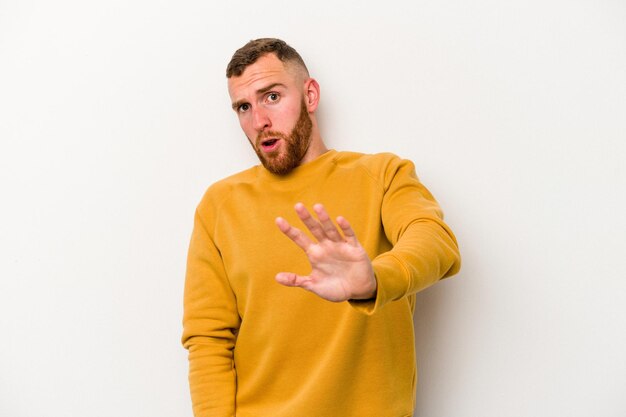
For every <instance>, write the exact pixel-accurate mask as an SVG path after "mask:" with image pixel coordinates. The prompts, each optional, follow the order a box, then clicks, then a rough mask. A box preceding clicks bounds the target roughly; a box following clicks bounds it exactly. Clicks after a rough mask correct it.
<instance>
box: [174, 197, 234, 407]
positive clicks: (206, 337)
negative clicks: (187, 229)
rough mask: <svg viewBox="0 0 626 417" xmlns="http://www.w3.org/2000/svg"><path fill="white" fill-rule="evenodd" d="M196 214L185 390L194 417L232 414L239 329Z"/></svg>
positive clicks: (185, 323) (227, 290)
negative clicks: (189, 396)
mask: <svg viewBox="0 0 626 417" xmlns="http://www.w3.org/2000/svg"><path fill="white" fill-rule="evenodd" d="M203 218H206V217H204V216H202V215H201V214H200V209H198V210H197V211H196V215H195V221H194V230H193V234H192V237H191V243H190V245H189V254H188V258H187V275H186V279H185V297H184V316H183V336H182V343H183V346H184V347H185V348H186V349H188V350H189V387H190V390H191V401H192V404H193V411H194V415H195V416H196V417H232V416H234V415H235V393H236V373H235V367H234V363H233V349H234V346H235V339H236V333H237V329H238V328H239V325H240V319H239V315H238V313H237V304H236V299H235V295H234V293H233V291H232V289H231V287H230V284H229V282H228V279H227V277H226V271H225V269H224V265H223V261H222V258H221V256H220V253H219V251H218V249H217V248H216V246H215V243H214V241H213V239H212V237H211V233H210V230H209V229H207V225H206V224H205V223H204V222H203Z"/></svg>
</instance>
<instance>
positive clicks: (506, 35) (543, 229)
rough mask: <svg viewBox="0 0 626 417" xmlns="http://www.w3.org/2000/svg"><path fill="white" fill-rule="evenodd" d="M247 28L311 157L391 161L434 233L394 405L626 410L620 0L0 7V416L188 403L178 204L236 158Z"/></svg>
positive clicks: (7, 2)
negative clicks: (313, 116) (409, 362)
mask: <svg viewBox="0 0 626 417" xmlns="http://www.w3.org/2000/svg"><path fill="white" fill-rule="evenodd" d="M263 36H278V37H282V38H284V39H286V40H287V41H288V42H289V43H291V44H292V45H293V46H295V47H296V48H297V49H298V50H299V51H300V52H301V54H302V55H303V57H304V58H305V60H306V61H307V63H308V65H309V69H310V70H311V73H312V74H313V75H314V76H315V77H316V78H317V80H318V81H319V83H320V85H321V87H322V104H321V108H320V110H319V117H320V123H321V125H322V134H323V137H324V138H325V139H326V141H327V143H328V144H329V146H330V147H332V148H335V149H339V150H353V151H362V152H381V151H391V152H395V153H397V154H399V155H401V156H403V157H405V158H409V159H412V160H413V161H414V162H415V164H416V166H417V169H418V174H419V175H420V177H421V179H422V180H423V182H424V183H425V184H426V185H427V186H428V187H429V188H430V189H431V191H432V192H433V193H434V195H435V196H436V197H437V198H438V200H439V202H440V203H441V205H442V206H443V208H444V211H445V212H446V215H447V217H446V218H447V221H448V223H449V224H450V225H451V227H452V228H453V230H455V232H456V234H457V237H458V239H459V243H460V245H461V251H462V255H463V262H464V264H463V269H462V272H461V273H460V274H459V275H458V276H457V277H456V278H453V279H450V280H447V281H445V282H442V283H439V284H438V285H436V286H434V287H432V288H431V289H428V290H426V291H424V292H423V293H421V294H420V295H419V296H418V307H417V312H416V332H417V340H418V342H417V344H416V350H417V355H418V360H419V369H420V381H419V386H418V391H417V404H418V405H417V410H416V416H420V417H477V416H480V417H501V416H506V417H517V416H520V417H522V416H533V417H537V416H546V417H548V416H570V417H571V416H580V417H588V416H607V417H608V416H610V417H618V416H624V415H626V396H625V392H626V360H625V357H626V354H625V353H626V332H625V330H626V285H625V282H624V279H625V278H626V274H625V270H626V256H625V252H626V241H625V238H624V234H625V232H626V222H625V220H624V218H625V213H626V202H625V196H624V189H625V188H626V187H625V185H626V184H625V182H626V181H625V179H626V172H625V169H624V165H625V162H626V154H625V153H626V152H625V149H626V146H625V145H624V141H625V139H626V121H625V120H626V4H625V3H624V2H623V1H620V0H614V1H611V0H604V1H591V0H587V1H583V0H569V1H565V0H560V1H559V0H552V1H545V0H543V1H538V0H530V1H529V0H525V1H496V0H491V1H489V0H479V1H462V0H457V1H436V2H426V1H412V2H409V1H385V2H381V3H379V4H376V5H372V4H369V3H368V2H363V1H343V2H342V1H332V2H331V1H328V2H326V1H315V2H306V3H305V2H302V3H298V2H294V1H279V0H266V1H263V2H259V1H255V2H252V1H237V2H228V3H227V2H219V3H217V5H216V4H213V3H211V2H208V1H200V0H196V1H173V0H163V1H148V0H142V1H139V0H133V1H129V0H124V1H121V0H118V1H107V2H90V1H84V0H81V1H79V0H76V1H69V0H59V1H54V2H52V1H42V0H39V1H36V0H33V1H28V0H20V1H11V0H0V140H1V142H0V193H1V194H0V196H1V204H0V415H1V416H7V417H31V416H47V417H61V416H90V417H100V416H124V417H125V416H129V417H131V416H132V417H137V416H150V417H171V416H190V415H191V411H190V404H189V398H188V390H187V380H186V378H187V376H186V372H187V362H186V351H185V350H184V349H183V348H182V347H181V345H180V334H181V313H182V289H183V279H184V270H185V256H186V250H187V244H188V240H189V236H190V232H191V227H192V216H193V211H194V208H195V206H196V204H197V203H198V201H199V199H200V197H201V195H202V193H203V192H204V190H205V188H206V187H207V186H208V185H209V184H210V183H212V182H213V181H215V180H218V179H220V178H222V177H224V176H226V175H229V174H231V173H234V172H236V171H239V170H241V169H244V168H247V167H248V166H250V165H252V164H255V163H256V162H257V161H256V157H255V156H254V154H253V153H252V151H251V149H250V148H249V145H248V144H247V142H246V140H245V138H244V136H243V134H242V133H241V131H240V129H239V126H238V124H237V121H236V119H235V116H234V115H233V114H232V111H231V110H230V105H229V98H228V95H227V91H226V79H225V75H224V71H225V66H226V63H227V62H228V60H229V59H230V56H231V55H232V53H233V51H234V50H235V49H237V48H238V47H240V46H241V45H243V44H244V43H245V42H246V41H248V40H249V39H252V38H257V37H263ZM251 210H254V208H251ZM260 417H271V416H260ZM296 417H297V416H296ZM338 417H341V416H338Z"/></svg>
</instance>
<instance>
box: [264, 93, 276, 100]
mask: <svg viewBox="0 0 626 417" xmlns="http://www.w3.org/2000/svg"><path fill="white" fill-rule="evenodd" d="M278 98H279V95H278V93H269V94H268V95H267V100H268V101H278Z"/></svg>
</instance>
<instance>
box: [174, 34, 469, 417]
mask: <svg viewBox="0 0 626 417" xmlns="http://www.w3.org/2000/svg"><path fill="white" fill-rule="evenodd" d="M227 78H228V91H229V94H230V97H231V100H232V107H233V110H234V111H235V112H236V114H237V117H238V118H239V123H240V125H241V127H242V129H243V131H244V133H245V134H246V136H247V138H248V140H249V141H250V144H251V145H252V148H253V149H254V151H255V152H256V153H257V155H258V157H259V159H260V161H261V163H262V166H255V167H253V168H250V169H248V170H246V171H243V172H240V173H238V174H236V175H234V176H231V177H229V178H226V179H224V180H221V181H218V182H217V183H215V184H213V185H212V186H211V187H210V188H209V190H208V191H207V193H206V194H205V196H204V198H203V199H202V201H201V202H200V204H199V206H198V208H197V210H196V216H195V225H194V231H193V235H192V238H191V244H190V248H189V258H188V266H187V278H186V284H185V300H184V301H185V313H184V319H183V324H184V332H183V337H182V341H183V345H184V346H185V348H187V349H189V382H190V388H191V396H192V402H193V408H194V413H195V415H196V416H197V417H200V416H202V417H209V416H210V417H227V416H229V417H230V416H237V417H346V416H359V417H406V416H411V415H412V414H413V408H414V405H415V404H414V396H415V383H416V369H415V358H414V340H413V310H414V302H415V293H416V292H417V291H420V290H422V289H424V288H426V287H428V286H429V285H431V284H433V283H435V282H436V281H437V280H439V279H441V278H442V277H446V276H449V275H452V274H454V273H456V272H457V271H458V269H459V265H460V258H459V253H458V249H457V244H456V240H455V238H454V236H453V234H452V232H451V231H450V229H449V228H448V227H447V226H446V225H445V224H444V223H443V221H442V214H441V211H440V209H439V207H438V205H437V203H436V202H435V200H434V199H433V197H432V196H431V194H430V193H429V192H428V191H427V190H426V188H424V186H422V185H421V184H420V182H419V181H418V180H417V178H416V176H415V173H414V167H413V164H412V163H411V162H409V161H406V160H402V159H400V158H398V157H396V156H394V155H391V154H378V155H363V154H358V153H349V152H337V151H334V150H328V149H327V148H326V146H325V145H324V142H323V140H322V138H321V136H320V132H319V129H318V125H317V119H316V116H315V111H316V109H317V106H318V103H319V99H320V88H319V85H318V83H317V82H316V81H315V80H314V79H313V78H310V76H309V73H308V70H307V68H306V66H305V64H304V62H303V61H302V58H301V57H300V55H299V54H298V53H297V52H296V51H295V50H294V49H293V48H291V47H290V46H288V45H287V44H286V43H284V42H283V41H281V40H278V39H257V40H254V41H251V42H249V43H248V44H246V45H245V46H244V47H242V48H241V49H239V50H238V51H237V52H236V53H235V54H234V56H233V58H232V60H231V62H230V63H229V65H228V68H227ZM320 203H323V204H324V205H322V204H320ZM294 207H295V210H294ZM309 208H312V210H313V212H314V213H313V214H312V213H311V211H310V210H309ZM280 216H282V217H280ZM334 216H338V217H335V219H336V220H335V221H333V220H332V219H333V217H334ZM348 220H349V221H350V222H348ZM299 222H301V223H303V224H304V226H305V227H306V229H308V231H307V232H305V231H304V229H303V230H300V229H298V228H296V227H295V226H294V225H296V224H298V223H299ZM292 287H300V288H302V289H299V288H292ZM303 289H304V290H303Z"/></svg>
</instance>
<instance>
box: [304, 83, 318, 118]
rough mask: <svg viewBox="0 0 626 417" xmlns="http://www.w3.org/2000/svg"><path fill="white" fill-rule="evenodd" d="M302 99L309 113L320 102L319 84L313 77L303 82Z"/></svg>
mask: <svg viewBox="0 0 626 417" xmlns="http://www.w3.org/2000/svg"><path fill="white" fill-rule="evenodd" d="M304 100H305V103H306V108H307V110H308V111H309V113H313V112H314V111H315V110H316V109H317V105H318V104H319V102H320V85H319V84H318V83H317V81H315V79H313V78H309V79H308V80H306V81H305V82H304Z"/></svg>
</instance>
